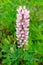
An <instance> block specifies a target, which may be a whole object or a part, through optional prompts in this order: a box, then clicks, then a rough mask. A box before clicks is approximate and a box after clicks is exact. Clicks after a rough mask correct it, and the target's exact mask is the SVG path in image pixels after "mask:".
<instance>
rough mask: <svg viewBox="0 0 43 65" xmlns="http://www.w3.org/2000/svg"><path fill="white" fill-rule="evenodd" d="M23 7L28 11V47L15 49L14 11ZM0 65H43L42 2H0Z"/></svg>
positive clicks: (6, 0) (17, 0)
mask: <svg viewBox="0 0 43 65" xmlns="http://www.w3.org/2000/svg"><path fill="white" fill-rule="evenodd" d="M24 5H25V6H26V8H27V9H28V10H30V26H29V31H30V33H29V39H28V46H25V47H24V48H17V39H16V14H17V11H16V10H17V8H18V7H19V6H24ZM24 49H27V50H24ZM0 65H43V0H0Z"/></svg>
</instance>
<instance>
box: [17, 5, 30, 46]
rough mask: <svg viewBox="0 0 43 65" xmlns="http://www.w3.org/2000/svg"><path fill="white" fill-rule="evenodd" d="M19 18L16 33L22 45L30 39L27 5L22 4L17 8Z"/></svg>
mask: <svg viewBox="0 0 43 65" xmlns="http://www.w3.org/2000/svg"><path fill="white" fill-rule="evenodd" d="M17 12H18V14H17V20H16V25H17V28H16V35H17V40H18V41H19V44H20V47H22V46H24V45H25V44H27V40H28V33H29V30H28V26H29V17H30V15H29V11H28V10H27V9H26V7H25V6H24V7H22V6H20V7H19V8H18V9H17Z"/></svg>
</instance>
